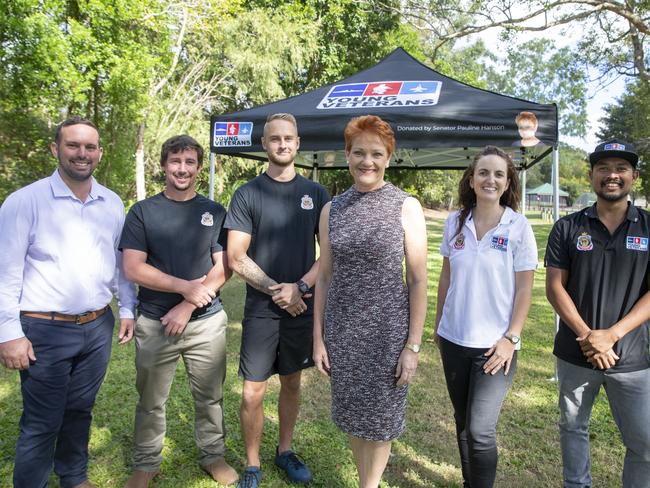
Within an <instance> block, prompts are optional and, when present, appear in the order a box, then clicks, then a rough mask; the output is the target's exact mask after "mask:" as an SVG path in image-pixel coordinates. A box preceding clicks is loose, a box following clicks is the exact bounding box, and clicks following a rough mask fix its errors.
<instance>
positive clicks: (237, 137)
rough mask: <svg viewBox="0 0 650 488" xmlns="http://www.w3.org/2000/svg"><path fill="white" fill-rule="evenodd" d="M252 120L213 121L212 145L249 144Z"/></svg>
mask: <svg viewBox="0 0 650 488" xmlns="http://www.w3.org/2000/svg"><path fill="white" fill-rule="evenodd" d="M252 132H253V123H252V122H215V123H214V138H213V141H214V146H215V147H236V146H251V145H252V144H251V133H252Z"/></svg>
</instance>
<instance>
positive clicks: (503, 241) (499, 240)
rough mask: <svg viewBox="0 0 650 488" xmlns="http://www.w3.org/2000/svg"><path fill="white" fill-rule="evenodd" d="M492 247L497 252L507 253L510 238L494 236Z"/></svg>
mask: <svg viewBox="0 0 650 488" xmlns="http://www.w3.org/2000/svg"><path fill="white" fill-rule="evenodd" d="M490 247H491V248H492V249H496V250H497V251H504V252H505V251H507V250H508V238H507V237H505V236H492V241H491V242H490Z"/></svg>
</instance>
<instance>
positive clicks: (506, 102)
mask: <svg viewBox="0 0 650 488" xmlns="http://www.w3.org/2000/svg"><path fill="white" fill-rule="evenodd" d="M279 112H288V113H291V114H293V115H295V117H296V119H297V121H298V133H299V135H300V154H299V156H298V158H297V159H296V164H297V165H298V166H301V167H307V168H312V167H317V168H318V169H338V168H343V167H346V162H345V154H344V152H343V149H344V140H343V131H344V129H345V126H346V124H347V123H348V121H349V120H350V119H351V118H352V117H357V116H360V115H366V114H374V115H378V116H379V117H381V118H382V119H384V120H385V121H386V122H388V123H389V124H390V125H391V126H392V128H393V130H394V132H395V137H396V139H397V150H396V152H395V154H394V155H393V159H392V164H391V166H392V167H393V168H395V167H397V168H408V169H462V168H465V167H466V166H467V165H468V164H469V162H470V161H471V159H472V157H473V155H474V154H475V153H476V152H477V148H479V147H482V146H485V145H488V144H490V145H495V146H499V147H501V148H503V149H505V150H507V151H510V152H511V153H512V154H513V156H514V159H515V161H516V163H517V166H518V167H519V168H520V169H525V168H528V167H530V166H532V165H533V164H535V163H536V162H537V161H539V160H541V159H542V158H543V157H544V156H546V155H547V154H549V153H550V152H551V149H552V148H553V147H556V146H557V141H558V124H557V107H556V106H555V104H548V105H543V104H537V103H533V102H529V101H526V100H522V99H518V98H513V97H508V96H505V95H500V94H497V93H493V92H490V91H486V90H482V89H479V88H474V87H472V86H469V85H466V84H464V83H461V82H459V81H456V80H454V79H452V78H449V77H447V76H444V75H441V74H440V73H438V72H436V71H434V70H432V69H431V68H428V67H427V66H425V65H424V64H422V63H420V62H419V61H417V60H416V59H415V58H413V57H412V56H411V55H410V54H408V53H407V52H406V51H404V50H403V49H401V48H398V49H396V50H394V51H393V52H392V53H391V54H389V55H388V56H387V57H385V58H384V59H383V60H381V61H380V62H379V63H378V64H376V65H375V66H373V67H371V68H368V69H366V70H364V71H361V72H359V73H357V74H355V75H353V76H350V77H348V78H345V79H343V80H341V81H338V82H336V83H332V84H329V85H326V86H323V87H321V88H318V89H316V90H313V91H311V92H307V93H304V94H302V95H297V96H294V97H290V98H287V99H285V100H280V101H278V102H274V103H270V104H267V105H262V106H259V107H254V108H251V109H248V110H243V111H240V112H233V113H229V114H224V115H218V116H213V117H212V118H211V131H210V133H211V135H210V149H211V152H213V153H217V154H227V155H232V156H239V157H245V158H251V159H257V160H260V161H266V154H265V152H264V150H263V148H262V145H261V142H260V139H261V137H262V132H263V128H264V123H265V121H266V117H267V116H268V115H270V114H273V113H279ZM522 112H527V114H524V115H523V116H519V119H520V120H519V122H520V124H519V125H520V127H518V125H517V123H516V121H515V118H516V117H517V116H518V115H519V114H521V113H522ZM526 123H527V124H528V127H525V125H526ZM520 129H521V131H522V132H523V131H525V130H528V131H529V134H530V136H526V137H527V139H526V141H525V142H524V141H522V136H521V135H520ZM531 141H532V142H531Z"/></svg>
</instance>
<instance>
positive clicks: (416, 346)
mask: <svg viewBox="0 0 650 488" xmlns="http://www.w3.org/2000/svg"><path fill="white" fill-rule="evenodd" d="M404 349H408V350H410V351H413V352H414V353H416V354H417V353H418V352H420V344H411V343H406V345H405V346H404Z"/></svg>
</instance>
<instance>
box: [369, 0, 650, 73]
mask: <svg viewBox="0 0 650 488" xmlns="http://www.w3.org/2000/svg"><path fill="white" fill-rule="evenodd" d="M379 4H380V5H381V6H382V7H383V8H387V9H389V10H391V11H393V12H400V13H401V14H402V15H403V16H404V18H406V19H409V20H410V22H411V23H412V24H413V25H414V26H416V27H417V28H418V29H420V30H421V31H423V32H425V33H426V35H427V36H428V37H429V38H430V43H431V45H432V47H433V50H434V56H435V53H436V52H437V51H438V50H439V49H440V48H442V47H443V46H444V45H446V44H448V43H453V42H455V41H457V40H458V39H461V38H463V37H467V36H470V35H472V34H478V33H480V32H483V31H486V30H488V29H494V28H499V29H503V30H505V31H506V32H509V33H510V34H513V33H517V32H522V31H528V32H542V31H547V30H549V29H552V28H564V27H567V28H571V29H575V28H577V27H578V25H579V26H580V27H582V28H583V32H584V34H583V41H582V43H581V46H580V49H581V50H582V51H583V52H584V54H585V58H586V59H587V60H589V61H590V62H591V64H593V65H594V66H597V67H598V68H599V69H600V70H601V72H602V73H604V74H606V75H609V74H614V75H625V76H633V77H638V78H639V79H640V80H642V81H643V82H644V83H647V82H648V80H649V77H648V62H649V60H648V57H647V56H646V54H645V53H646V50H647V42H648V41H647V39H646V38H647V37H648V34H650V16H649V13H650V4H649V3H648V2H647V1H645V0H628V1H626V2H617V1H608V0H551V1H547V0H521V1H518V2H512V1H511V0H451V1H449V0H444V1H440V0H432V1H428V2H421V1H418V0H404V1H403V2H401V3H400V4H399V5H397V6H396V5H394V4H393V3H392V2H383V1H380V2H379Z"/></svg>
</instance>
